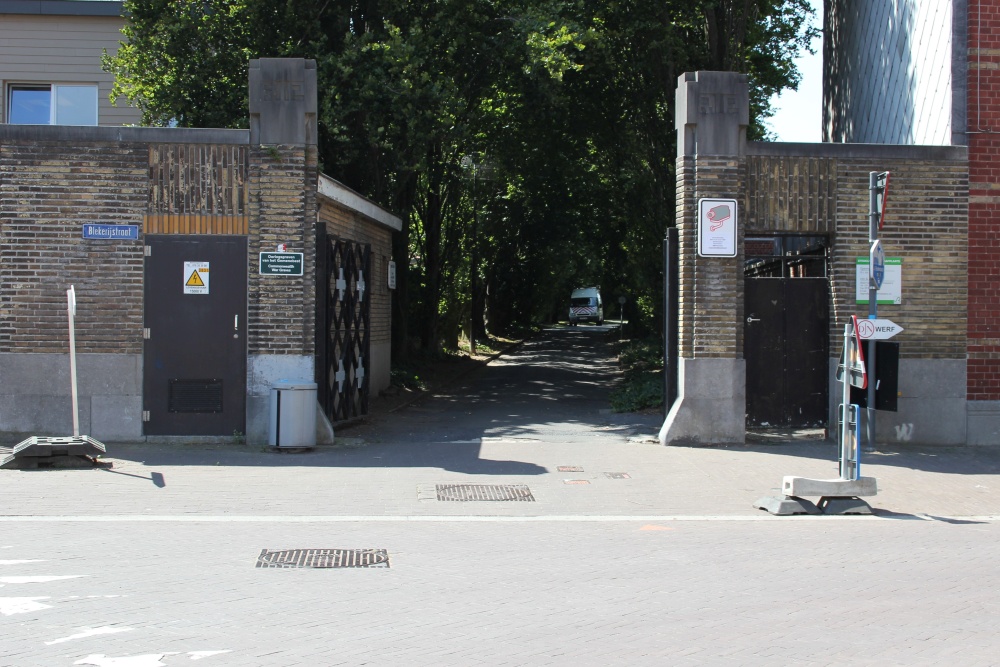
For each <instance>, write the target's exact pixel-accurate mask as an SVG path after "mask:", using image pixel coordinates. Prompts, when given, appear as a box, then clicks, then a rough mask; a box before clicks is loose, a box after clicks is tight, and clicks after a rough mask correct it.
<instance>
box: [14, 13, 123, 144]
mask: <svg viewBox="0 0 1000 667" xmlns="http://www.w3.org/2000/svg"><path fill="white" fill-rule="evenodd" d="M124 25H125V19H124V18H123V17H122V3H121V2H108V1H106V0H90V1H82V0H0V91H2V95H3V105H2V108H0V123H12V124H29V125H134V124H138V123H139V119H140V113H139V110H138V109H135V108H133V107H130V106H128V105H127V104H126V103H125V100H121V103H120V105H118V106H115V105H113V104H112V103H111V100H110V95H111V88H112V85H113V84H114V75H112V74H110V73H108V72H104V71H102V70H101V56H102V55H103V53H104V52H105V51H107V52H108V53H110V54H114V53H115V52H117V50H118V44H119V42H120V41H121V40H122V39H123V36H122V34H121V29H122V27H123V26H124Z"/></svg>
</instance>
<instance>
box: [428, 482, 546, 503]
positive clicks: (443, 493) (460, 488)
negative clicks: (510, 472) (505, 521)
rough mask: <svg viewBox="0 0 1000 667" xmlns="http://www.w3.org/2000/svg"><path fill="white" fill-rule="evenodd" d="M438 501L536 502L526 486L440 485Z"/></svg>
mask: <svg viewBox="0 0 1000 667" xmlns="http://www.w3.org/2000/svg"><path fill="white" fill-rule="evenodd" d="M437 499H438V500H521V501H526V502H534V501H535V498H534V496H532V495H531V489H529V488H528V487H527V486H526V485H524V484H438V485H437Z"/></svg>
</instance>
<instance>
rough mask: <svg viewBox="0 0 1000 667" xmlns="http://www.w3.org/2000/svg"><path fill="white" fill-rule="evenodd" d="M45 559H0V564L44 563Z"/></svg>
mask: <svg viewBox="0 0 1000 667" xmlns="http://www.w3.org/2000/svg"><path fill="white" fill-rule="evenodd" d="M44 562H45V560H43V559H41V558H34V559H25V560H0V565H23V564H24V563H44Z"/></svg>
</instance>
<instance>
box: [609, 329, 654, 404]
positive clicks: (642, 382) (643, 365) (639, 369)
mask: <svg viewBox="0 0 1000 667" xmlns="http://www.w3.org/2000/svg"><path fill="white" fill-rule="evenodd" d="M618 364H619V366H620V367H621V369H622V379H621V381H620V382H618V384H617V385H616V386H615V387H614V389H612V390H611V409H612V410H614V411H615V412H641V411H643V410H650V409H660V408H662V407H663V347H662V346H661V343H660V340H659V338H645V339H641V340H626V341H623V342H622V343H620V347H619V350H618Z"/></svg>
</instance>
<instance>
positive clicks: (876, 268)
mask: <svg viewBox="0 0 1000 667" xmlns="http://www.w3.org/2000/svg"><path fill="white" fill-rule="evenodd" d="M868 259H869V265H870V266H871V270H872V276H871V278H872V284H873V285H875V289H876V290H880V289H882V281H883V280H885V251H884V250H883V249H882V242H881V241H875V243H872V249H871V252H870V253H869V256H868Z"/></svg>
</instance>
